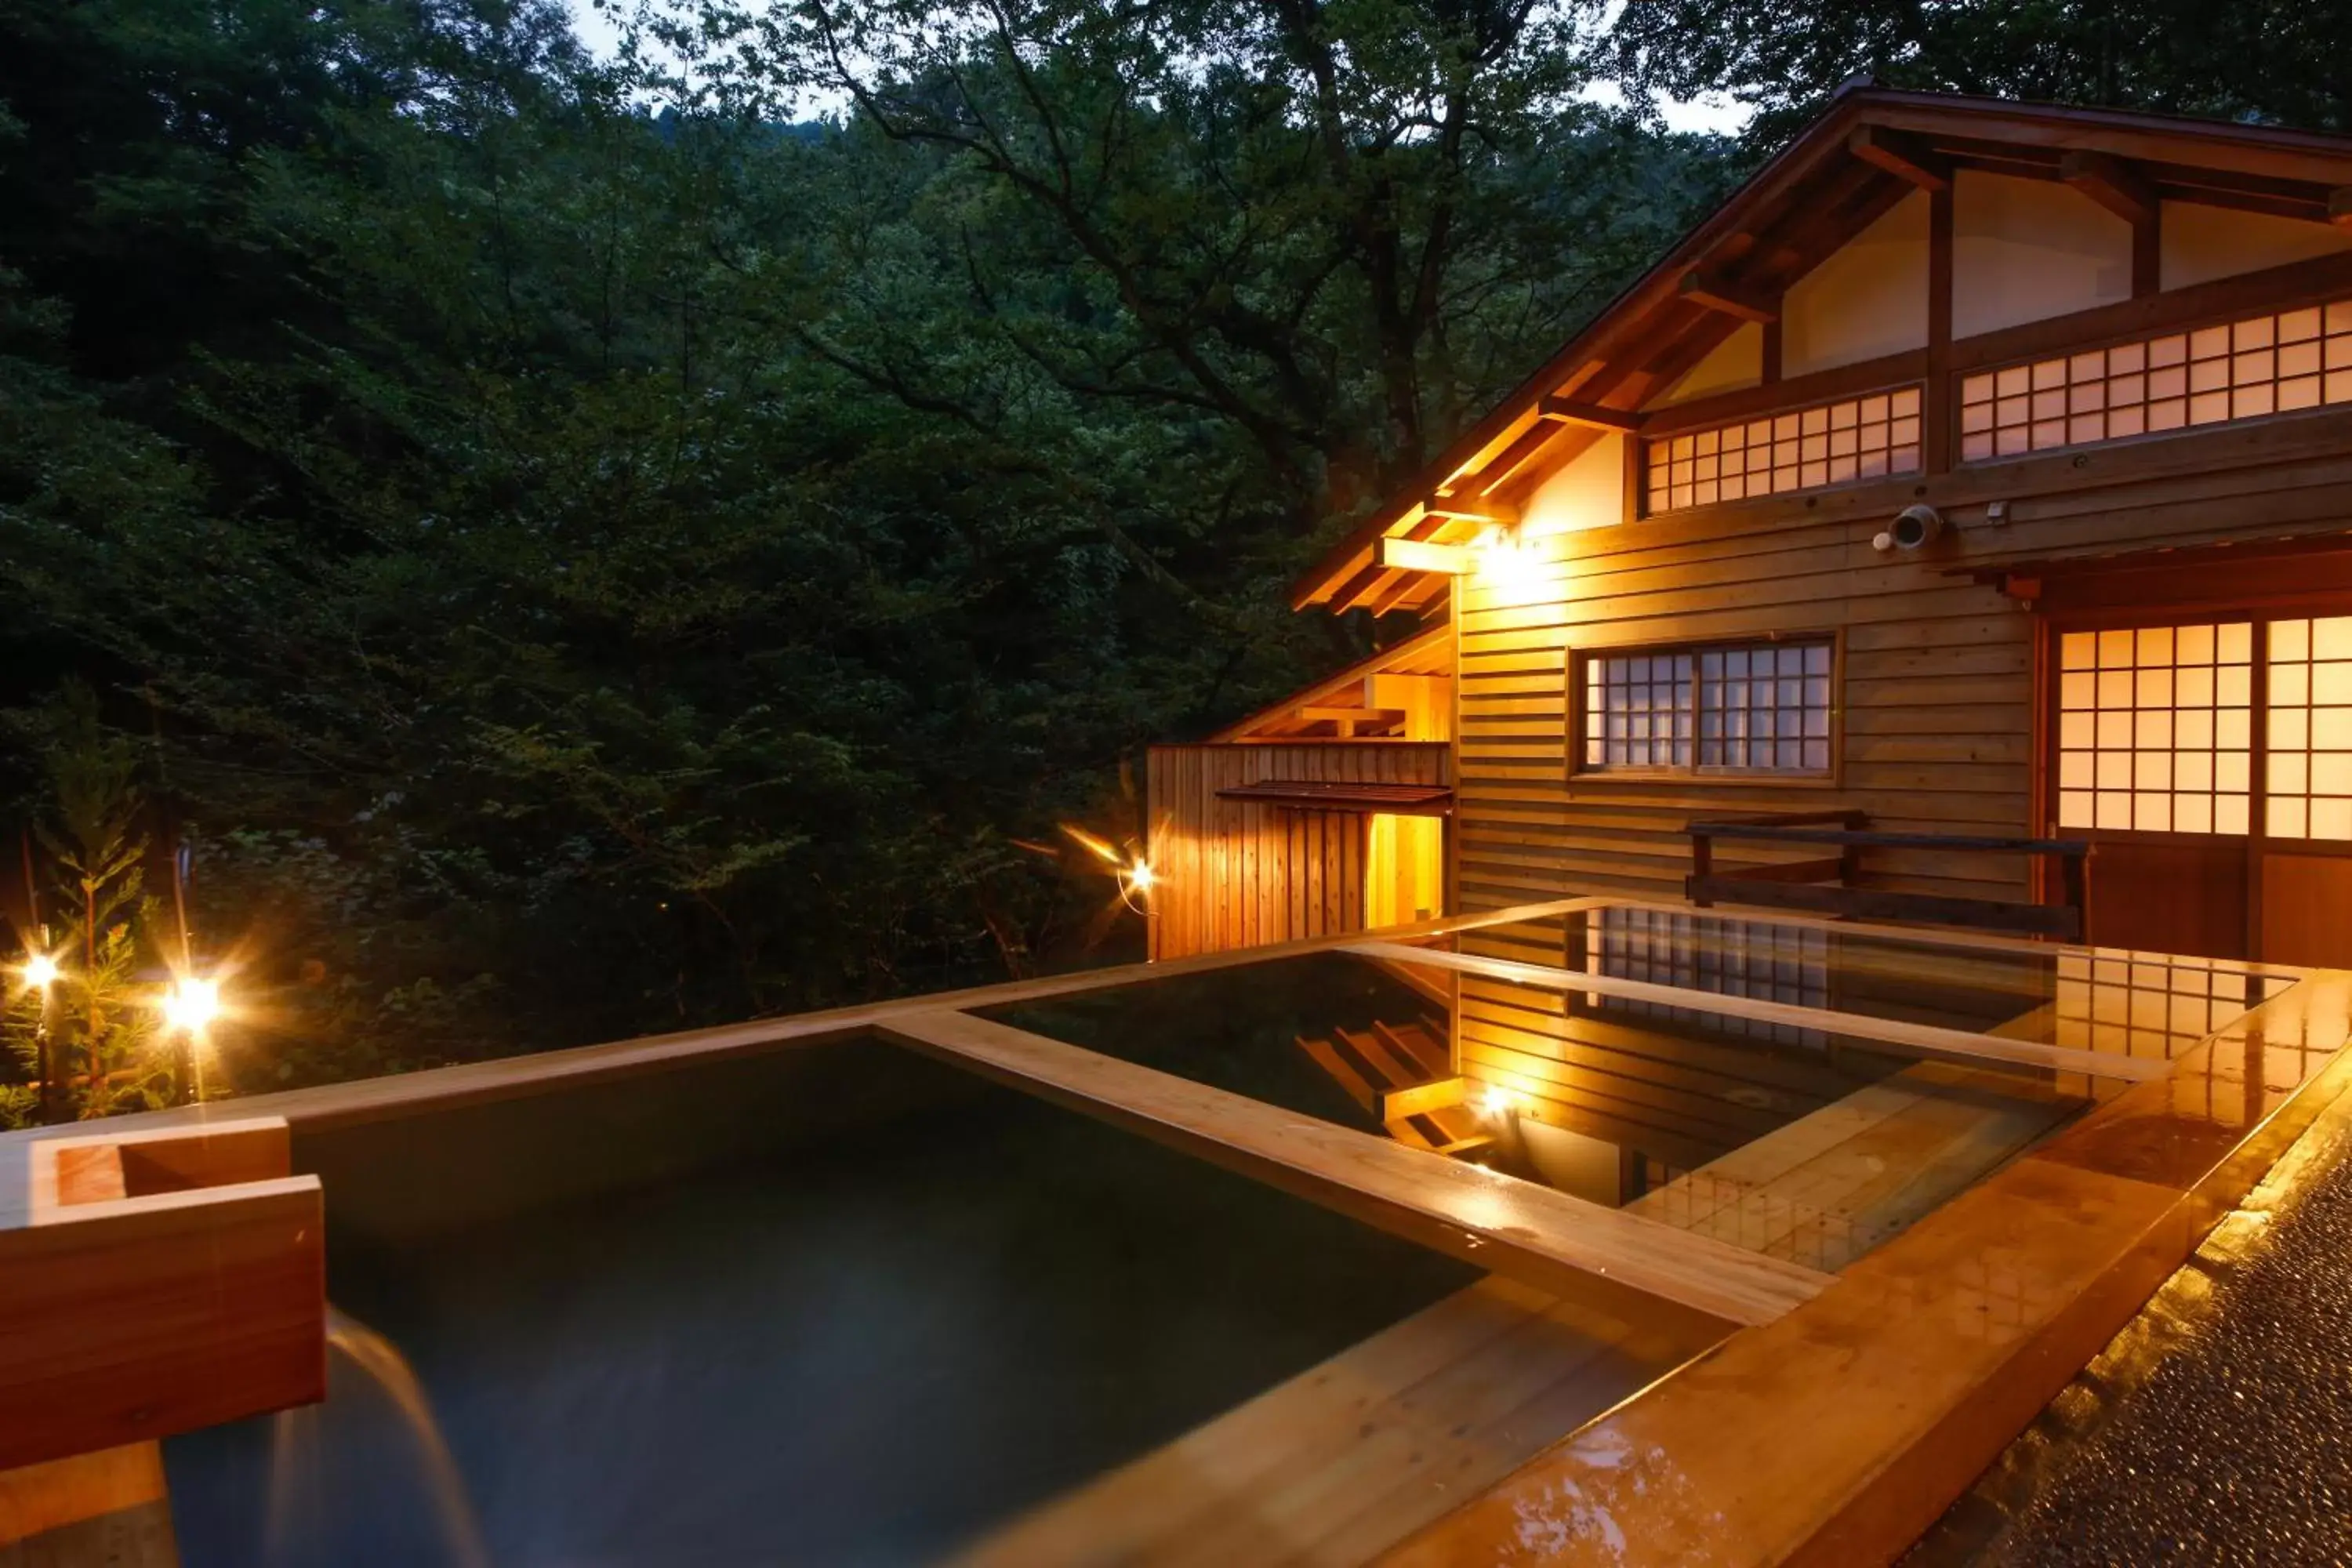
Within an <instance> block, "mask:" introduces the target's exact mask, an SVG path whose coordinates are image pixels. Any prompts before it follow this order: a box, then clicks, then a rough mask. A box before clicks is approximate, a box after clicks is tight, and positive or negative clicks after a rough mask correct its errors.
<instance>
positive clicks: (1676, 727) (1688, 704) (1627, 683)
mask: <svg viewBox="0 0 2352 1568" xmlns="http://www.w3.org/2000/svg"><path fill="white" fill-rule="evenodd" d="M1693 669H1694V660H1693V658H1692V656H1691V655H1690V654H1687V653H1659V654H1633V655H1630V656H1622V655H1611V656H1608V657H1605V658H1603V657H1594V658H1588V659H1586V660H1585V662H1584V679H1585V687H1584V733H1585V748H1584V750H1585V760H1586V762H1587V763H1589V764H1590V765H1591V766H1594V767H1612V768H1687V767H1689V766H1690V765H1691V741H1692V737H1693V734H1694V731H1696V720H1695V717H1694V714H1693V710H1692V700H1693V687H1692V682H1691V676H1692V673H1693Z"/></svg>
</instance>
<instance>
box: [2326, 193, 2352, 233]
mask: <svg viewBox="0 0 2352 1568" xmlns="http://www.w3.org/2000/svg"><path fill="white" fill-rule="evenodd" d="M2327 221H2328V222H2330V223H2332V224H2334V225H2335V226H2336V227H2338V228H2352V185H2338V186H2336V188H2335V189H2334V190H2332V191H2330V192H2328V193H2327Z"/></svg>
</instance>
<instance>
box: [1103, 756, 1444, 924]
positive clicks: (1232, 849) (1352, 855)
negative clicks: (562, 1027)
mask: <svg viewBox="0 0 2352 1568" xmlns="http://www.w3.org/2000/svg"><path fill="white" fill-rule="evenodd" d="M1449 751H1450V748H1449V747H1447V746H1446V745H1445V744H1444V743H1443V742H1379V741H1355V742H1323V743H1319V744H1318V743H1306V744H1298V745H1284V744H1280V743H1276V742H1250V743H1243V744H1234V745H1203V746H1154V747H1152V748H1151V753H1150V764H1149V769H1148V774H1147V784H1148V799H1149V804H1150V812H1151V840H1150V848H1149V850H1148V851H1147V854H1148V856H1149V858H1150V862H1151V868H1152V871H1153V873H1154V880H1153V887H1152V892H1151V922H1150V929H1151V947H1150V954H1151V956H1152V957H1153V958H1154V959H1162V958H1182V957H1185V956H1187V955H1189V954H1192V953H1196V952H1223V951H1225V950H1226V949H1229V948H1237V947H1255V946H1258V945H1260V944H1261V943H1265V942H1289V941H1294V940H1296V939H1297V938H1300V937H1310V936H1332V935H1339V934H1341V933H1344V932H1348V931H1361V930H1363V929H1364V868H1365V862H1366V858H1367V848H1368V846H1367V842H1366V837H1367V836H1366V832H1365V822H1366V818H1365V817H1364V816H1363V814H1361V813H1360V812H1328V811H1292V810H1284V809H1279V808H1276V807H1274V806H1269V805H1255V804H1252V803H1249V802H1244V801H1231V800H1220V799H1218V798H1217V792H1218V791H1219V790H1221V789H1229V788H1232V787H1234V786H1235V785H1239V784H1255V783H1258V782H1260V781H1262V780H1266V779H1281V780H1285V781H1293V780H1316V781H1325V782H1332V783H1350V784H1364V783H1378V784H1447V783H1450V782H1451V773H1450V770H1449V768H1448V766H1447V759H1448V752H1449Z"/></svg>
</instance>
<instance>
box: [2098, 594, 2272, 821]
mask: <svg viewBox="0 0 2352 1568" xmlns="http://www.w3.org/2000/svg"><path fill="white" fill-rule="evenodd" d="M2058 679H2059V692H2058V826H2059V827H2060V828H2061V829H2064V828H2080V827H2094V828H2119V829H2132V830H2137V831H2143V832H2154V833H2220V834H2243V833H2245V832H2247V831H2248V821H2247V819H2248V815H2249V813H2248V802H2249V800H2250V797H2251V791H2252V771H2253V751H2252V746H2253V626H2252V624H2251V623H2250V622H2244V621H2237V622H2230V623H2224V624H2221V625H2198V626H2140V627H2137V628H2133V629H2126V630H2119V631H2098V632H2090V631H2084V632H2067V633H2064V634H2063V636H2062V637H2060V638H2059V677H2058Z"/></svg>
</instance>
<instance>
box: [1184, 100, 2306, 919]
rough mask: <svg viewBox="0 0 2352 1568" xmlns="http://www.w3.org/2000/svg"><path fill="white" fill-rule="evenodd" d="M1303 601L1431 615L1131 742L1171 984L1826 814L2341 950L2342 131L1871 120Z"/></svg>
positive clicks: (1823, 145)
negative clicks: (1436, 883)
mask: <svg viewBox="0 0 2352 1568" xmlns="http://www.w3.org/2000/svg"><path fill="white" fill-rule="evenodd" d="M1295 597H1296V603H1297V605H1298V606H1299V608H1301V609H1302V610H1321V611H1330V612H1347V611H1351V610H1370V611H1373V612H1380V613H1386V612H1395V611H1402V612H1410V613H1412V614H1413V615H1415V616H1419V617H1420V618H1421V619H1422V621H1423V626H1424V629H1423V632H1422V633H1421V634H1419V635H1418V636H1416V637H1412V638H1411V639H1410V640H1409V641H1407V642H1405V643H1403V644H1402V645H1401V646H1400V647H1397V648H1395V649H1393V650H1392V651H1391V653H1390V654H1388V655H1385V656H1383V657H1382V658H1378V659H1375V660H1373V661H1370V663H1369V664H1367V665H1366V666H1364V667H1361V668H1358V669H1354V670H1349V671H1347V672H1345V673H1344V674H1342V675H1340V676H1338V677H1335V678H1334V679H1332V680H1331V681H1328V682H1326V683H1324V684H1323V685H1322V686H1319V687H1318V688H1315V689H1311V690H1309V691H1307V692H1305V693H1302V694H1300V696H1299V697H1298V698H1297V699H1296V700H1293V701H1291V702H1288V703H1286V704H1284V705H1282V706H1281V707H1279V708H1277V709H1276V710H1269V712H1267V713H1265V714H1260V715H1258V716H1256V717H1255V718H1254V719H1253V720H1251V721H1246V722H1244V724H1242V725H1238V726H1235V727H1234V730H1232V731H1227V732H1226V733H1224V734H1223V735H1220V736H1218V737H1216V738H1215V739H1214V740H1213V742H1210V743H1208V744H1206V745H1203V746H1198V747H1170V748H1162V749H1159V750H1156V751H1155V752H1154V754H1153V757H1152V760H1151V768H1150V787H1151V795H1152V811H1153V814H1154V818H1155V822H1156V825H1157V826H1156V827H1155V830H1154V834H1153V839H1152V845H1151V849H1150V858H1151V861H1152V863H1153V866H1154V867H1155V868H1156V870H1157V871H1158V872H1159V873H1160V875H1159V878H1158V882H1157V886H1156V887H1155V889H1154V891H1153V900H1154V938H1153V952H1154V954H1155V956H1175V955H1179V954H1182V953H1188V952H1201V951H1209V950H1214V949H1217V948H1220V947H1226V946H1234V945H1240V944H1247V943H1254V942H1268V941H1276V940H1280V939H1284V938H1288V937H1296V936H1305V935H1310V934H1320V933H1324V932H1328V931H1344V930H1349V929H1355V928H1357V927H1360V926H1370V925H1377V924H1381V923H1387V922H1389V921H1392V920H1409V919H1411V918H1412V917H1413V915H1415V914H1416V913H1419V912H1421V911H1423V910H1431V912H1436V911H1435V910H1432V907H1431V905H1430V904H1429V902H1428V901H1427V897H1428V895H1427V894H1426V892H1425V891H1424V890H1423V889H1425V888H1426V886H1427V884H1428V881H1429V879H1430V878H1431V876H1433V875H1435V876H1438V877H1440V878H1441V879H1442V881H1443V885H1444V891H1443V894H1442V900H1443V906H1444V910H1447V911H1451V912H1463V911H1475V910H1491V909H1498V908H1503V907H1507V906H1510V905H1514V904H1520V903H1525V902H1528V901H1529V900H1538V899H1545V898H1553V897H1559V896H1561V895H1563V894H1575V893H1609V892H1622V893H1629V894H1636V895H1643V896H1647V897H1653V898H1664V899H1675V900H1678V899H1680V897H1681V896H1682V892H1683V889H1684V885H1685V877H1686V875H1687V874H1688V873H1689V872H1690V870H1691V841H1690V839H1689V837H1687V836H1686V835H1685V833H1684V832H1683V828H1684V826H1685V824H1686V823H1687V822H1689V821H1691V820H1692V819H1694V818H1702V817H1716V818H1721V817H1725V816H1755V815H1758V814H1769V813H1795V812H1803V813H1820V812H1824V811H1831V810H1835V811H1843V812H1857V813H1861V814H1863V815H1864V817H1865V818H1866V821H1867V824H1868V826H1869V827H1870V828H1871V829H1873V830H1877V831H1885V832H1890V833H1896V834H1906V833H1907V834H1919V835H1931V834H1968V835H1978V836H1986V835H1997V836H2011V837H2053V836H2063V837H2069V838H2081V839H2087V840H2089V841H2091V842H2092V843H2093V845H2094V846H2095V852H2094V855H2093V857H2092V858H2091V862H2090V866H2091V873H2090V879H2089V891H2088V909H2087V935H2088V939H2089V940H2090V941H2092V942H2095V943H2098V944H2100V945H2105V946H2121V947H2134V948H2144V949H2153V950H2158V951H2163V952H2176V953H2190V954H2207V955H2212V956H2216V957H2256V958H2266V959H2271V960H2276V961H2285V962H2304V963H2334V964H2345V965H2352V919H2347V915H2352V139H2347V138H2343V137H2334V136H2323V135H2315V134H2308V133H2304V132H2292V131H2282V130H2277V129H2273V128H2267V127H2257V126H2247V125H2237V124H2221V123H2212V122H2204V121H2188V120H2175V119H2168V118H2163V117H2158V116H2150V115H2141V114H2126V113H2116V112H2109V111H2105V110H2076V109H2061V108H2051V107H2045V106H2039V105H2028V104H2017V103H2009V102H2002V101H1996V100H1981V99H1969V98H1955V97H1945V96H1937V95H1927V94H1918V93H1909V92H1897V91H1892V90H1887V89H1878V88H1874V87H1869V86H1863V87H1859V88H1856V89H1851V90H1848V91H1847V92H1845V93H1844V94H1843V95H1842V96H1841V97H1840V98H1839V99H1838V100H1836V101H1835V102H1834V103H1833V104H1832V107H1831V108H1830V109H1829V110H1828V111H1827V112H1826V113H1825V114H1824V115H1823V116H1822V119H1821V120H1820V121H1818V122H1817V123H1815V124H1814V125H1813V126H1812V127H1811V129H1810V130H1809V131H1807V132H1805V133H1804V134H1803V135H1802V136H1801V137H1800V138H1798V139H1797V140H1796V142H1793V143H1792V144H1791V145H1790V147H1788V148H1787V149H1786V150H1785V151H1784V152H1782V153H1780V155H1779V156H1778V157H1776V158H1775V159H1773V160H1772V161H1771V162H1770V163H1769V164H1768V165H1766V166H1765V167H1764V168H1763V169H1762V170H1761V171H1760V172H1759V173H1758V174H1757V175H1756V176H1755V177H1754V178H1753V179H1752V180H1750V181H1749V182H1748V184H1746V185H1745V186H1744V187H1742V188H1741V189H1740V190H1739V191H1738V194H1737V195H1734V196H1733V197H1732V198H1731V200H1730V201H1729V202H1728V203H1727V205H1725V206H1724V207H1723V208H1722V209H1721V210H1720V211H1718V212H1717V213H1716V214H1715V215H1714V216H1711V217H1710V218H1708V219H1707V220H1706V222H1704V223H1703V224H1701V225H1700V226H1698V227H1697V228H1696V229H1695V230H1694V231H1693V232H1692V233H1691V234H1690V235H1689V236H1688V237H1685V239H1684V240H1683V241H1682V242H1681V243H1680V244H1679V245H1677V246H1676V247H1675V248H1674V250H1673V251H1672V253H1671V254H1669V255H1668V256H1666V257H1665V258H1664V259H1663V260H1662V261H1660V262H1659V263H1658V265H1657V266H1656V267H1655V268H1653V269H1652V270H1651V271H1650V272H1649V273H1648V274H1646V275H1645V276H1644V277H1643V278H1642V279H1640V280H1639V281H1638V282H1636V283H1635V284H1634V285H1633V287H1632V288H1631V289H1627V290H1626V292H1625V293H1624V294H1623V295H1622V296H1621V297H1620V298H1619V299H1618V300H1616V301H1615V302H1613V303H1612V305H1610V306H1609V307H1608V308H1607V309H1606V310H1603V311H1601V314H1600V315H1598V316H1597V317H1596V318H1594V320H1593V321H1591V323H1590V324H1589V325H1588V326H1587V327H1586V328H1585V329H1584V330H1583V331H1581V332H1580V333H1579V334H1578V335H1577V337H1576V338H1575V339H1574V341H1572V342H1570V343H1568V344H1567V345H1566V346H1565V347H1563V348H1562V349H1560V350H1559V353H1557V354H1555V355H1554V356H1553V357H1552V358H1551V359H1550V360H1549V361H1548V362H1547V363H1545V364H1544V365H1543V367H1542V368H1541V369H1540V370H1539V371H1538V372H1537V374H1534V375H1533V376H1531V377H1530V378H1529V379H1528V382H1527V383H1526V384H1523V385H1522V386H1521V387H1519V388H1518V389H1517V391H1516V392H1515V393H1514V394H1513V395H1511V396H1509V397H1508V398H1507V400H1505V401H1504V402H1503V403H1502V404H1501V405H1499V406H1497V407H1496V409H1495V410H1494V411H1493V412H1492V413H1491V414H1490V415H1488V416H1486V418H1485V419H1484V420H1482V421H1481V422H1480V423H1479V424H1478V425H1477V426H1475V427H1474V428H1473V429H1471V430H1470V431H1468V432H1467V433H1466V434H1465V435H1464V437H1462V438H1461V439H1460V440H1459V441H1457V442H1456V443H1455V444H1454V447H1452V448H1451V449H1449V450H1448V451H1446V452H1445V453H1444V455H1443V456H1441V457H1440V458H1438V459H1437V460H1436V462H1434V463H1433V465H1431V467H1430V468H1428V469H1427V470H1426V471H1425V472H1424V473H1423V475H1422V476H1421V478H1420V479H1418V480H1417V481H1416V482H1415V483H1414V484H1413V485H1412V486H1411V487H1409V488H1408V489H1405V490H1404V491H1403V492H1402V493H1400V494H1398V495H1396V496H1395V497H1393V498H1391V500H1390V501H1389V503H1388V504H1387V505H1385V506H1384V507H1383V508H1382V509H1381V510H1380V511H1378V512H1377V513H1376V514H1375V515H1373V516H1372V517H1371V518H1370V519H1369V520H1368V521H1366V522H1365V524H1364V525H1363V526H1362V527H1361V528H1360V529H1359V530H1358V531H1356V532H1355V533H1354V534H1352V535H1351V536H1350V537H1349V538H1348V539H1347V540H1346V541H1345V542H1342V543H1341V544H1340V545H1339V546H1338V547H1337V548H1336V549H1334V550H1333V551H1332V552H1330V553H1329V554H1328V556H1327V557H1326V558H1325V559H1324V560H1323V561H1322V562H1321V563H1319V564H1318V565H1317V566H1316V567H1315V569H1314V570H1313V571H1312V572H1310V573H1309V574H1307V576H1306V577H1305V578H1304V579H1303V580H1302V581H1301V583H1300V584H1298V586H1297V592H1296V595H1295ZM1400 813H1417V814H1426V815H1424V816H1419V817H1415V818H1410V819H1408V818H1402V817H1401V816H1399V814H1400ZM1400 820H1412V821H1413V822H1415V823H1416V826H1412V827H1410V828H1408V829H1406V830H1405V832H1404V833H1403V834H1402V836H1400V834H1399V832H1398V829H1397V828H1396V826H1394V824H1396V823H1397V822H1399V821H1400ZM1419 824H1426V826H1419ZM1383 846H1386V847H1385V848H1384V847H1383ZM1431 856H1437V857H1441V859H1440V860H1439V861H1438V862H1437V864H1438V865H1439V866H1441V867H1442V870H1441V871H1439V872H1436V873H1431V872H1427V871H1425V870H1415V869H1412V868H1414V867H1420V866H1423V865H1424V864H1425V863H1426V859H1427V858H1428V857H1431ZM1759 858H1765V859H1769V858H1771V857H1770V856H1769V853H1767V854H1765V855H1763V856H1761V857H1759ZM1855 864H1856V869H1857V870H1858V880H1859V882H1860V883H1861V884H1862V885H1864V886H1865V887H1871V888H1878V889H1896V890H1906V891H1910V892H1914V893H1924V894H1944V895H1951V896H1958V897H1966V898H1973V899H1991V900H2007V901H2011V902H2032V901H2037V900H2040V901H2046V900H2052V899H2054V898H2055V897H2056V896H2057V889H2055V888H2054V887H2051V886H2044V885H2043V883H2044V881H2045V880H2046V879H2048V876H2049V871H2048V862H2042V863H2039V864H2037V863H2036V862H2033V861H2032V860H2030V859H2029V858H2028V857H2027V856H2025V855H2021V854H2009V855H1998V854H1985V853H1980V852H1973V853H1959V852H1954V851H1949V850H1945V849H1940V848H1937V847H1873V848H1871V849H1869V850H1867V851H1866V852H1864V853H1863V854H1862V856H1861V858H1860V859H1859V861H1858V862H1857V863H1855ZM1401 868H1403V869H1401Z"/></svg>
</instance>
